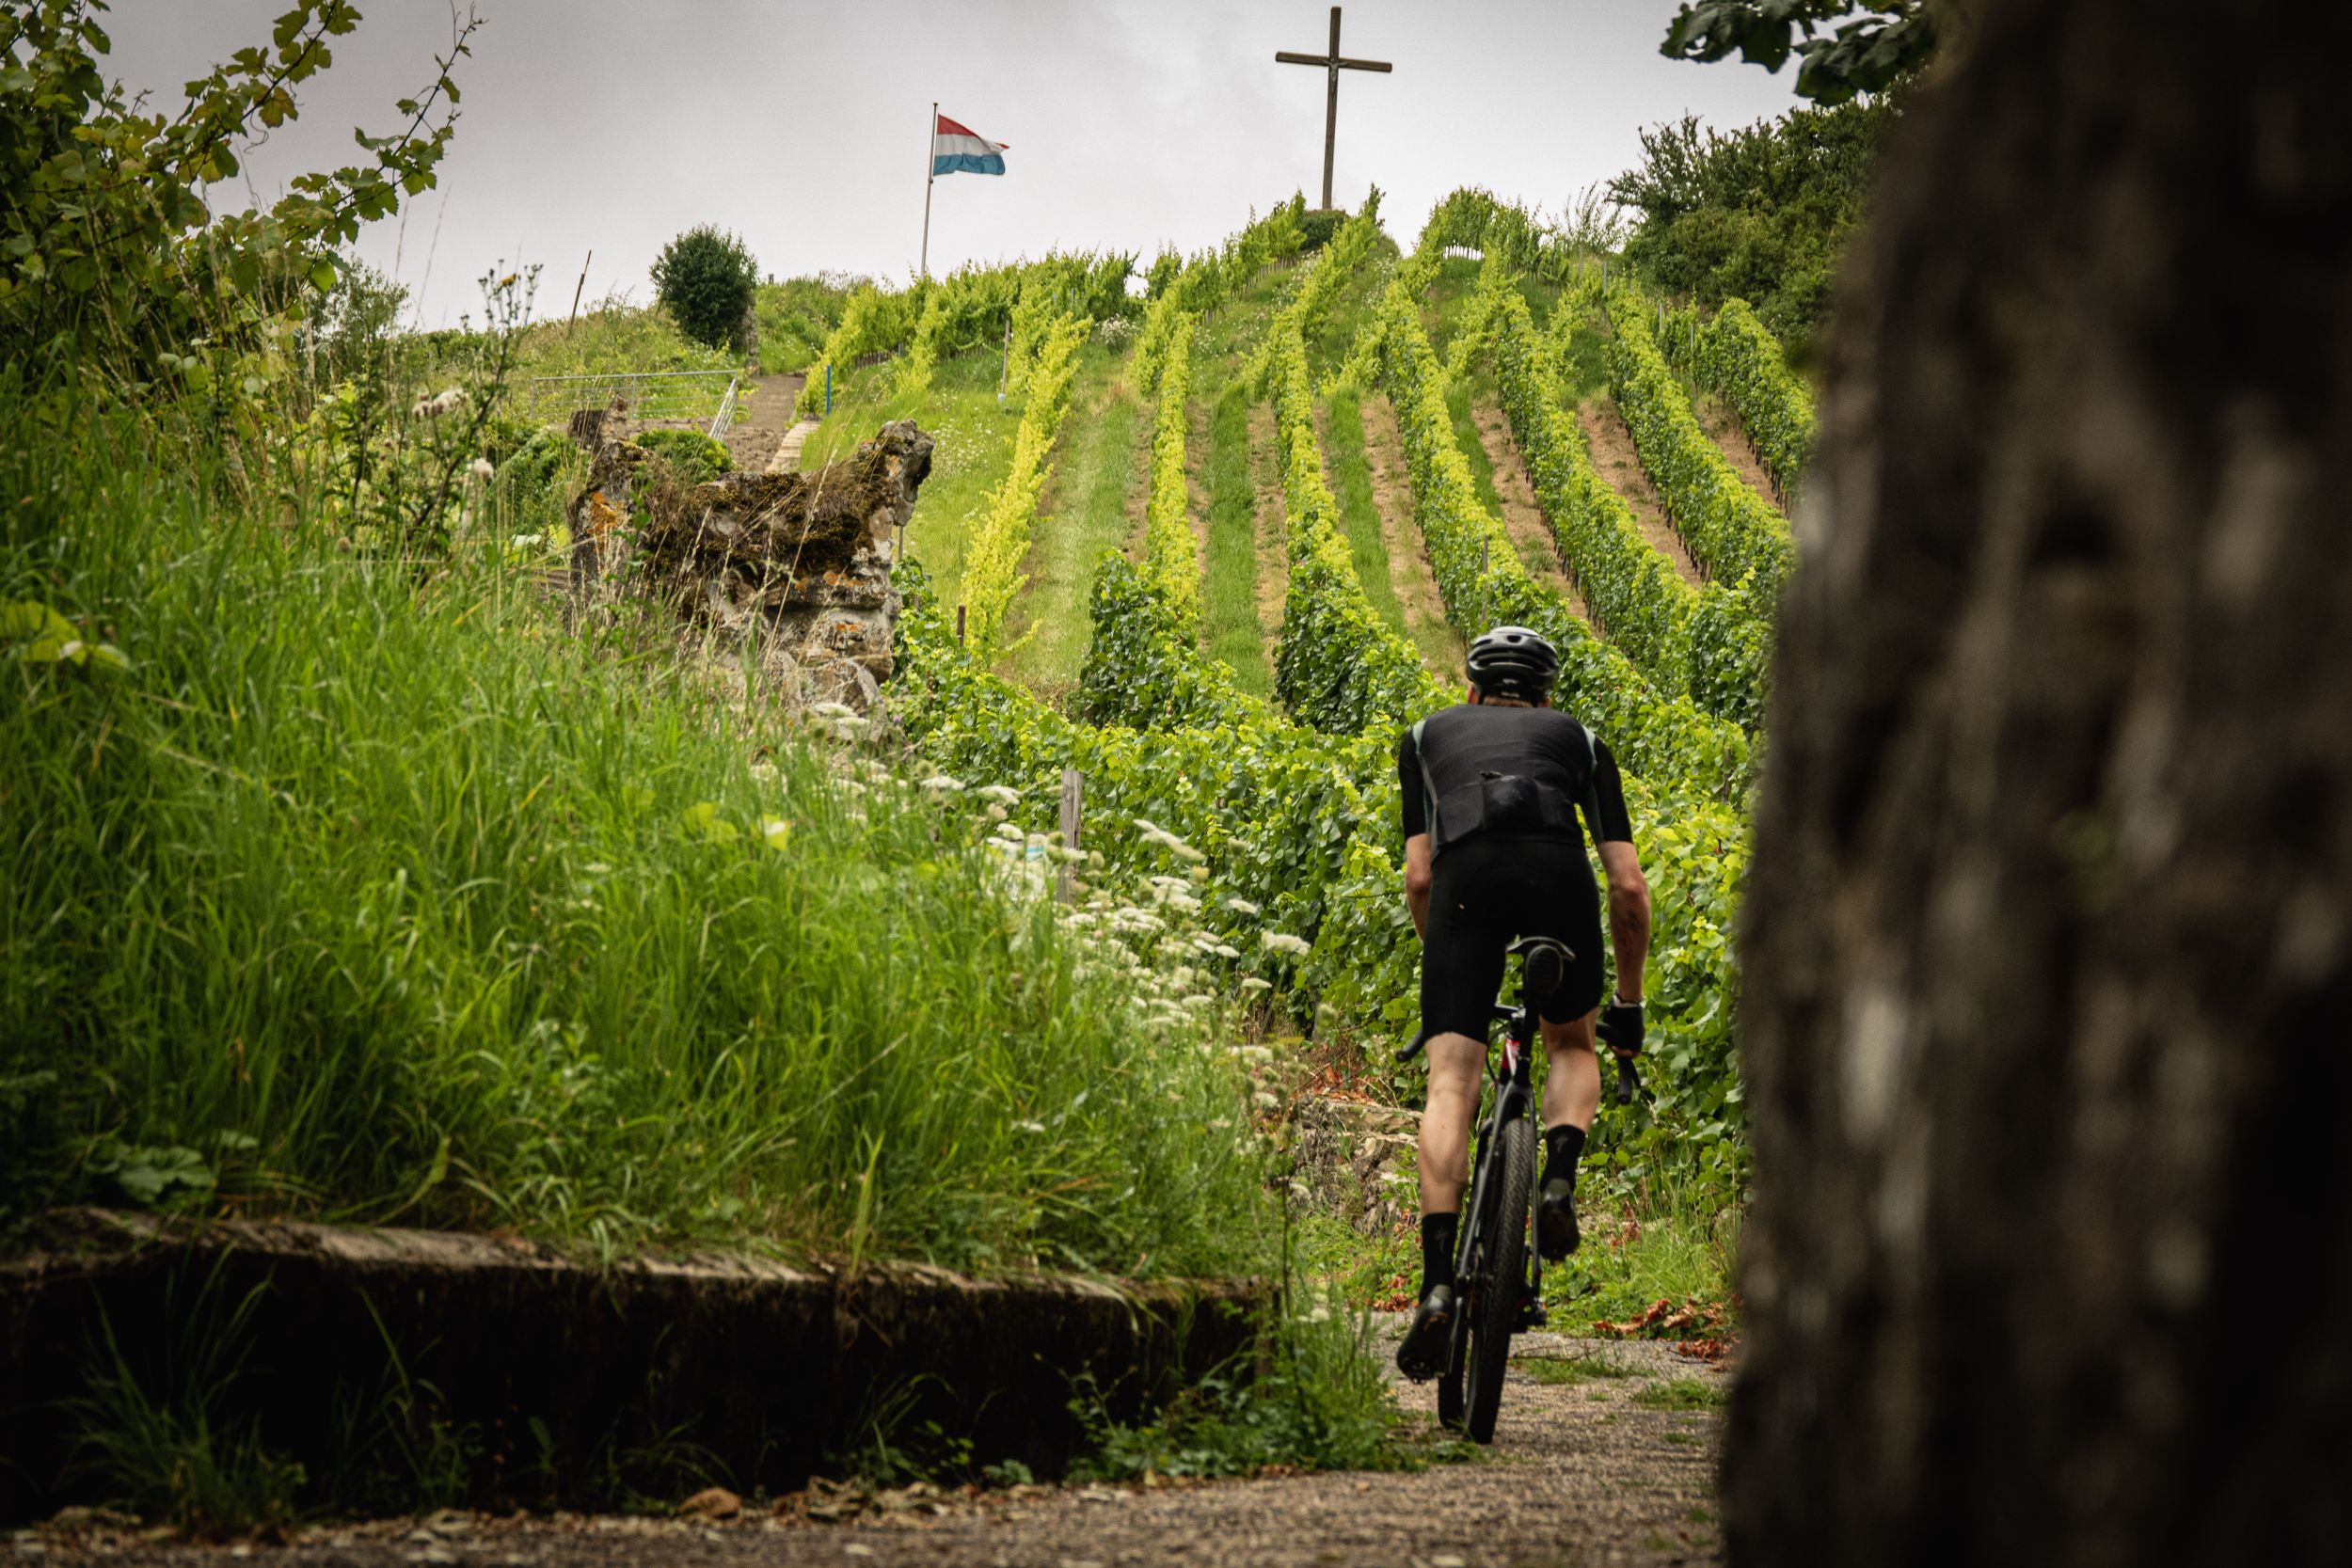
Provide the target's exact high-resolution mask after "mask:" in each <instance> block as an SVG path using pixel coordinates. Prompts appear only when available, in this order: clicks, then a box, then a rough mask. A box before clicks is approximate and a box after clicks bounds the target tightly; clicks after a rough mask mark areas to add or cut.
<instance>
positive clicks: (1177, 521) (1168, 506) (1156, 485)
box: [1143, 315, 1200, 631]
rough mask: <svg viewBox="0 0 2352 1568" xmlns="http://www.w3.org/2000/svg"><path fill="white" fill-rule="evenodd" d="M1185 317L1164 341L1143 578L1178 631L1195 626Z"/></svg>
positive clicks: (1189, 321) (1188, 328) (1189, 324)
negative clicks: (1186, 431)
mask: <svg viewBox="0 0 2352 1568" xmlns="http://www.w3.org/2000/svg"><path fill="white" fill-rule="evenodd" d="M1195 320H1196V318H1195V317H1193V316H1191V315H1185V316H1184V317H1182V318H1181V319H1179V320H1178V322H1177V324H1176V325H1175V327H1174V328H1173V329H1172V330H1171V331H1169V333H1168V335H1167V338H1166V340H1165V341H1166V345H1167V346H1166V350H1165V359H1164V368H1163V369H1161V371H1160V372H1159V388H1160V405H1159V412H1158V414H1157V416H1156V418H1155V420H1154V423H1153V428H1152V499H1151V500H1150V502H1149V503H1148V504H1147V506H1146V509H1145V511H1144V523H1143V575H1144V577H1145V578H1147V579H1148V580H1149V581H1150V582H1151V583H1152V585H1153V586H1154V587H1156V588H1158V589H1159V591H1160V592H1161V594H1164V595H1165V596H1166V598H1167V600H1168V604H1169V606H1170V608H1171V609H1172V610H1174V612H1175V614H1176V615H1177V617H1178V619H1179V620H1180V621H1181V622H1182V623H1183V625H1184V626H1185V627H1186V628H1188V629H1190V630H1194V631H1197V630H1198V628H1199V626H1200V548H1199V546H1198V545H1197V544H1196V542H1195V541H1194V539H1193V536H1192V517H1191V515H1190V511H1189V507H1188V502H1189V500H1190V497H1189V494H1188V493H1187V491H1186V489H1185V486H1184V420H1185V410H1184V394H1185V392H1186V390H1187V389H1188V388H1189V386H1190V383H1191V379H1192V366H1191V359H1192V333H1193V325H1194V322H1195Z"/></svg>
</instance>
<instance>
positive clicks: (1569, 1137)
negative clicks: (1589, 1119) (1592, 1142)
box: [1544, 1121, 1584, 1187]
mask: <svg viewBox="0 0 2352 1568" xmlns="http://www.w3.org/2000/svg"><path fill="white" fill-rule="evenodd" d="M1583 1152H1584V1129H1582V1128H1581V1127H1576V1126H1572V1125H1571V1124H1569V1123H1567V1122H1565V1121H1564V1122H1562V1123H1561V1124H1560V1125H1559V1126H1557V1127H1554V1128H1552V1129H1550V1130H1549V1132H1545V1134H1544V1184H1545V1185H1546V1186H1549V1185H1550V1184H1551V1183H1552V1182H1553V1181H1555V1180H1564V1179H1565V1180H1566V1182H1567V1184H1568V1185H1569V1186H1571V1187H1573V1186H1575V1185H1576V1162H1577V1159H1578V1157H1579V1156H1580V1155H1581V1154H1582V1153H1583Z"/></svg>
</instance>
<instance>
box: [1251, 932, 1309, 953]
mask: <svg viewBox="0 0 2352 1568" xmlns="http://www.w3.org/2000/svg"><path fill="white" fill-rule="evenodd" d="M1258 940H1259V941H1261V942H1264V943H1265V945H1266V950H1267V951H1268V952H1273V953H1289V954H1292V955H1294V956H1295V957H1297V958H1305V957H1306V956H1307V955H1308V954H1309V953H1311V952H1313V951H1314V947H1313V944H1312V943H1311V942H1308V941H1307V939H1306V938H1304V937H1295V936H1292V935H1291V934H1290V933H1289V932H1288V931H1267V932H1265V933H1264V934H1263V935H1262V936H1261V937H1260V938H1259V939H1258Z"/></svg>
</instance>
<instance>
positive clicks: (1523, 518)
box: [1470, 397, 1593, 626]
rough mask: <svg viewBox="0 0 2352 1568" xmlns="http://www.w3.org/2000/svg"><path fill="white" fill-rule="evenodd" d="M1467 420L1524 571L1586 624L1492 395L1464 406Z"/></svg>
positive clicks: (1578, 598) (1588, 619) (1587, 615)
mask: <svg viewBox="0 0 2352 1568" xmlns="http://www.w3.org/2000/svg"><path fill="white" fill-rule="evenodd" d="M1470 420H1471V421H1472V423H1474V424H1475V425H1476V426H1477V429H1478V444H1479V445H1480V446H1481V447H1483V448H1484V449H1485V450H1486V461H1487V463H1488V464H1489V465H1491V466H1492V467H1493V470H1494V487H1495V497H1496V499H1498V500H1500V501H1501V502H1502V509H1501V515H1502V526H1503V527H1504V528H1506V529H1508V530H1510V531H1511V543H1512V544H1514V545H1516V546H1518V552H1519V560H1520V561H1522V562H1525V563H1526V565H1527V570H1528V575H1529V576H1531V577H1533V578H1534V579H1535V580H1536V581H1537V582H1539V583H1541V584H1543V585H1544V586H1545V587H1546V588H1549V589H1550V590H1551V591H1552V592H1553V593H1555V594H1559V595H1560V596H1561V597H1562V598H1565V599H1566V600H1567V601H1568V607H1569V608H1570V609H1571V610H1575V611H1576V615H1577V619H1579V620H1581V621H1582V622H1584V623H1585V624H1586V625H1587V626H1589V625H1591V624H1592V619H1593V618H1592V616H1591V614H1590V613H1588V612H1587V611H1586V610H1585V608H1584V600H1583V599H1582V597H1581V596H1580V595H1579V594H1578V593H1577V591H1576V584H1575V583H1574V582H1573V581H1571V580H1570V579H1569V578H1568V574H1567V569H1566V568H1565V566H1563V565H1562V564H1561V563H1560V542H1559V541H1558V540H1557V539H1555V538H1554V537H1553V536H1552V532H1551V525H1550V524H1549V522H1547V521H1545V520H1544V514H1543V510H1542V508H1540V507H1538V506H1537V505H1536V504H1535V491H1534V487H1533V486H1532V485H1530V484H1529V483H1528V480H1527V464H1526V462H1525V460H1524V459H1522V458H1521V457H1520V456H1519V449H1518V442H1516V441H1514V440H1513V439H1512V438H1511V427H1510V425H1509V424H1508V423H1507V422H1505V421H1504V420H1503V418H1502V409H1501V408H1499V407H1498V406H1496V404H1495V401H1494V400H1493V399H1492V398H1490V397H1489V398H1480V399H1478V400H1477V401H1476V402H1475V403H1473V404H1471V405H1470Z"/></svg>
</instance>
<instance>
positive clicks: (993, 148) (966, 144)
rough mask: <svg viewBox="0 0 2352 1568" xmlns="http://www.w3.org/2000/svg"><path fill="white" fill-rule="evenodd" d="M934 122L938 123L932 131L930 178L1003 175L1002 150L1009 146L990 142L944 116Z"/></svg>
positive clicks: (1007, 143) (1003, 151)
mask: <svg viewBox="0 0 2352 1568" xmlns="http://www.w3.org/2000/svg"><path fill="white" fill-rule="evenodd" d="M937 118H938V120H939V123H938V124H936V125H934V126H932V127H931V173H932V175H934V176H938V175H942V174H1002V173H1004V172H1005V149H1006V148H1007V147H1009V146H1010V145H1011V144H1010V143H1009V142H1000V141H990V140H989V139H988V138H987V137H985V136H982V135H976V134H975V133H974V132H973V130H972V128H971V127H970V126H968V125H958V124H957V123H956V122H955V121H954V120H952V119H948V118H947V117H946V115H940V116H938V117H937Z"/></svg>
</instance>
